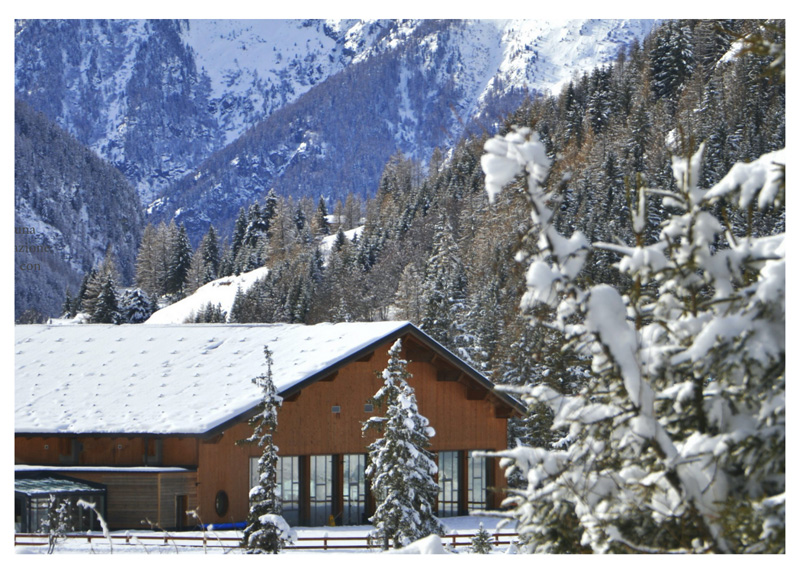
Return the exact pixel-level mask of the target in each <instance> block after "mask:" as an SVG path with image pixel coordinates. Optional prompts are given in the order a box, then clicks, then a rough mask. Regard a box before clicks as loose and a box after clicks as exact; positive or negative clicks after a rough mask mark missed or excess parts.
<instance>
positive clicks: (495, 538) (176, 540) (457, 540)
mask: <svg viewBox="0 0 800 568" xmlns="http://www.w3.org/2000/svg"><path fill="white" fill-rule="evenodd" d="M476 534H477V533H462V534H456V533H451V534H448V535H445V536H443V537H442V543H443V544H444V545H446V546H452V547H454V548H458V547H465V546H471V545H472V539H473V538H475V536H476ZM489 534H490V535H491V537H492V544H493V545H495V546H505V545H509V544H511V542H513V540H514V539H515V538H516V537H517V536H518V535H517V533H508V532H500V533H489ZM109 539H110V541H111V542H110V545H111V546H112V547H114V548H116V547H129V546H140V547H141V546H144V547H147V546H159V547H170V548H174V549H175V552H179V550H180V549H181V548H202V549H204V550H211V549H225V550H226V551H233V550H235V549H238V548H239V544H240V542H241V538H239V537H235V536H216V535H214V534H213V533H204V534H203V535H202V536H200V535H198V536H188V535H181V534H180V533H174V534H173V533H166V532H165V533H163V534H137V533H128V534H112V535H109V537H108V538H107V537H105V536H103V534H102V533H99V532H93V533H83V534H68V535H65V536H63V537H59V541H60V542H64V541H65V540H67V541H72V542H75V543H76V544H77V543H81V542H85V543H87V544H92V543H95V544H98V545H108V544H109ZM47 545H48V535H46V534H42V533H15V534H14V546H47ZM364 549H373V550H376V551H377V550H379V549H380V546H379V543H376V542H371V540H370V539H369V537H366V536H336V535H334V536H330V535H323V536H304V537H298V538H296V539H295V541H294V543H293V544H290V545H288V546H286V548H285V550H330V551H337V550H338V551H343V552H344V551H347V550H364Z"/></svg>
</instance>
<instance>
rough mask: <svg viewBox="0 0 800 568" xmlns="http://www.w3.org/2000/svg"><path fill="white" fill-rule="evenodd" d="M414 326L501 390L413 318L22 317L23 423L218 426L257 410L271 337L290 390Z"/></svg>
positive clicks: (485, 384)
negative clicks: (151, 320)
mask: <svg viewBox="0 0 800 568" xmlns="http://www.w3.org/2000/svg"><path fill="white" fill-rule="evenodd" d="M408 334H411V335H412V336H413V337H415V338H416V340H417V341H419V342H421V343H423V344H425V345H426V346H427V347H429V348H430V349H431V350H433V351H434V352H436V353H438V354H439V356H440V357H442V358H444V359H445V360H446V361H447V365H449V366H450V367H452V368H453V369H457V370H458V372H459V373H460V374H461V376H462V377H464V376H466V377H468V379H467V380H469V381H470V382H471V383H474V385H477V386H478V388H484V389H489V390H492V389H493V385H492V383H491V382H490V381H488V379H486V378H485V377H483V376H482V375H481V374H480V373H478V372H477V371H475V370H474V369H472V368H471V367H469V366H468V365H466V363H464V362H463V361H461V360H460V359H458V358H457V357H456V356H455V355H453V354H452V353H450V352H449V351H447V350H446V349H444V348H443V347H441V346H440V345H439V344H438V343H436V342H435V341H433V340H432V339H431V338H430V337H428V336H427V335H425V334H424V333H423V332H422V331H420V330H419V329H417V328H416V327H414V326H413V325H412V324H410V323H408V322H370V323H339V324H318V325H313V326H305V325H292V324H261V325H229V324H225V325H223V324H190V325H147V326H144V325H119V326H115V325H62V326H58V325H23V326H16V345H15V367H16V376H15V424H14V426H15V432H16V433H17V435H22V434H38V435H43V434H56V435H59V434H62V435H63V434H124V435H132V434H152V435H159V434H164V435H167V434H169V435H179V434H183V435H208V434H210V433H213V432H215V431H218V430H221V429H223V428H225V427H227V425H228V424H230V423H232V422H236V421H238V420H242V419H243V418H244V417H247V416H249V415H251V414H252V413H253V412H254V411H255V409H256V407H257V406H258V404H259V402H260V401H261V392H260V391H259V389H258V388H257V387H256V386H255V385H253V383H252V378H253V377H256V376H258V375H260V374H263V373H264V372H265V371H266V365H265V363H264V354H263V347H264V346H265V345H266V346H268V347H269V348H270V350H271V351H272V354H273V367H272V372H273V379H274V381H275V386H276V388H277V389H278V391H279V392H280V393H281V394H282V395H283V396H285V397H288V396H291V395H292V394H295V393H296V392H297V391H299V390H300V389H302V388H304V387H305V386H307V385H309V384H311V383H313V382H315V381H317V380H320V379H322V378H324V377H326V376H329V375H330V374H331V373H334V372H336V370H338V369H339V368H340V367H342V366H344V365H346V364H348V363H350V362H352V361H355V360H357V359H359V358H361V357H363V356H364V355H365V354H367V353H369V352H371V351H374V350H375V349H376V348H377V347H378V346H379V345H382V344H385V343H386V342H388V341H393V340H395V339H396V338H398V337H401V336H404V335H408ZM493 396H494V397H495V399H496V400H499V401H502V403H503V404H506V405H508V406H509V407H515V408H519V406H518V403H516V401H514V400H513V399H511V398H510V397H507V396H504V395H500V394H496V393H494V394H493Z"/></svg>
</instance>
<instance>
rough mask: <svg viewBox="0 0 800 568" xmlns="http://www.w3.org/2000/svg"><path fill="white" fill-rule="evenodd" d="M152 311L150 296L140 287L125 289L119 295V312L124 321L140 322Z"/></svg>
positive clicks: (153, 308) (153, 309)
mask: <svg viewBox="0 0 800 568" xmlns="http://www.w3.org/2000/svg"><path fill="white" fill-rule="evenodd" d="M154 311H155V306H154V305H153V303H152V302H151V301H150V297H149V296H148V295H147V293H146V292H145V291H144V290H142V289H141V288H132V289H129V290H125V291H124V292H122V294H121V295H120V297H119V314H120V318H121V321H122V322H124V323H142V322H144V321H146V320H147V318H149V317H150V316H151V315H152V314H153V312H154Z"/></svg>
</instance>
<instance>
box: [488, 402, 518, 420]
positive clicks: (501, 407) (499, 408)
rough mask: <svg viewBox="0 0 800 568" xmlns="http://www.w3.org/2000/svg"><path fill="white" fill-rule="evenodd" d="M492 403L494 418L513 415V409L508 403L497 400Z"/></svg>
mask: <svg viewBox="0 0 800 568" xmlns="http://www.w3.org/2000/svg"><path fill="white" fill-rule="evenodd" d="M492 403H493V404H494V417H495V418H512V417H513V416H514V409H513V408H511V407H510V406H508V405H505V404H502V403H499V401H497V402H495V401H492Z"/></svg>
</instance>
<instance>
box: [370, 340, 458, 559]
mask: <svg viewBox="0 0 800 568" xmlns="http://www.w3.org/2000/svg"><path fill="white" fill-rule="evenodd" d="M401 350H402V342H401V340H399V339H398V340H397V341H396V342H395V343H394V345H392V347H391V349H389V363H388V365H387V367H386V369H385V370H384V371H383V380H384V384H383V386H382V387H381V389H380V390H379V391H378V392H377V393H376V394H375V397H374V399H373V402H374V403H375V404H376V405H378V406H379V407H383V408H385V409H386V414H385V416H382V417H373V418H370V419H369V420H368V421H367V422H365V423H364V428H363V430H364V431H365V432H366V431H367V430H369V429H373V428H374V429H377V430H378V432H379V435H381V436H382V437H380V438H378V439H377V440H376V441H375V442H373V443H372V444H370V445H369V465H368V466H367V472H366V474H367V477H368V478H369V479H370V483H371V486H370V487H371V490H372V494H373V495H374V496H375V502H376V505H377V507H376V509H375V514H374V515H373V516H372V518H371V521H372V524H373V526H374V527H375V530H374V535H375V536H376V538H377V539H379V540H380V542H381V543H382V545H381V546H382V548H383V549H384V550H387V549H388V548H389V545H390V543H391V544H392V545H393V546H394V548H400V547H402V546H405V545H406V544H408V543H409V542H413V541H415V540H418V539H420V538H423V537H426V536H428V535H430V534H438V535H442V534H443V532H444V531H443V527H442V524H441V522H439V520H438V519H437V518H436V517H435V516H434V505H435V502H436V496H437V494H438V490H439V489H438V485H437V484H436V482H435V481H434V476H435V475H436V473H437V471H438V467H437V466H436V463H435V462H434V460H433V456H432V455H431V453H430V452H429V451H428V450H427V449H426V448H427V447H428V446H429V445H430V438H431V437H432V436H433V435H434V431H433V428H431V427H430V426H429V425H428V420H427V419H426V418H425V417H424V416H422V415H420V414H419V412H418V410H417V401H416V396H415V395H414V389H412V388H411V387H410V386H409V384H408V382H407V381H408V379H409V378H410V377H411V375H410V374H409V372H408V370H407V368H406V367H407V364H408V363H407V361H405V360H404V359H402V358H401V355H400V354H401Z"/></svg>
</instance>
